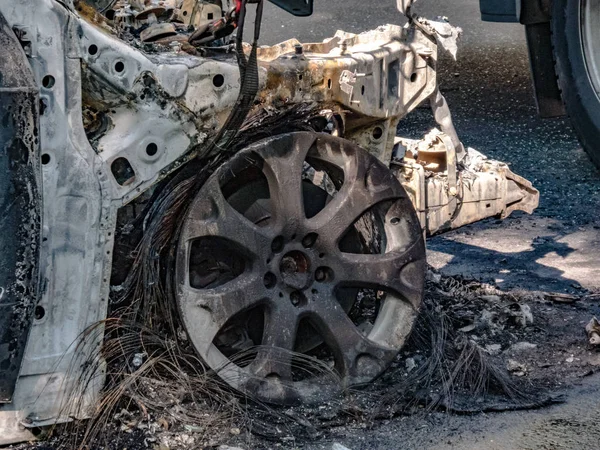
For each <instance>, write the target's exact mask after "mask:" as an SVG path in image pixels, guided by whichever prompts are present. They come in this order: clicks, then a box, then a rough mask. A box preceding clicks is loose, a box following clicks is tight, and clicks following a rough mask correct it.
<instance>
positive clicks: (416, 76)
mask: <svg viewBox="0 0 600 450" xmlns="http://www.w3.org/2000/svg"><path fill="white" fill-rule="evenodd" d="M418 78H419V75H418V74H417V72H413V73H412V75H411V76H410V82H411V83H414V82H415V81H417V79H418Z"/></svg>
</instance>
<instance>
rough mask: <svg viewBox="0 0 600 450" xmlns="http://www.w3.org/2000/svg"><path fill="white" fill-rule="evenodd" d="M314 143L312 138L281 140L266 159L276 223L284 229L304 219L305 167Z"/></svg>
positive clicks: (274, 144)
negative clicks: (305, 161) (303, 169)
mask: <svg viewBox="0 0 600 450" xmlns="http://www.w3.org/2000/svg"><path fill="white" fill-rule="evenodd" d="M314 140H315V138H314V137H313V136H312V135H306V136H303V137H302V138H301V139H295V140H292V139H286V138H284V139H280V140H278V141H276V142H274V143H273V149H272V151H270V152H269V154H268V155H267V156H265V158H264V162H265V164H264V167H263V172H264V174H265V176H266V178H267V183H268V184H269V193H270V195H271V203H272V205H273V209H274V215H275V220H276V221H277V222H278V223H279V224H280V226H283V227H290V228H293V227H296V226H297V225H298V224H299V223H300V222H301V221H303V220H304V217H305V213H304V199H303V197H302V168H303V165H304V160H305V158H306V154H307V153H308V150H309V149H310V147H311V146H312V144H313V143H314Z"/></svg>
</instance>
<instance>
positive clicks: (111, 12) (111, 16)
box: [104, 9, 115, 20]
mask: <svg viewBox="0 0 600 450" xmlns="http://www.w3.org/2000/svg"><path fill="white" fill-rule="evenodd" d="M104 17H106V18H107V19H108V20H114V18H115V10H114V9H109V10H107V11H106V12H105V13H104Z"/></svg>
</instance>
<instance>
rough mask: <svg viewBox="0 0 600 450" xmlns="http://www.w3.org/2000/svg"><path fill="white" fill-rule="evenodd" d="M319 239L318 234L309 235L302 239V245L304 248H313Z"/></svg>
mask: <svg viewBox="0 0 600 450" xmlns="http://www.w3.org/2000/svg"><path fill="white" fill-rule="evenodd" d="M318 237H319V235H318V234H317V233H308V234H307V235H306V236H304V238H303V239H302V245H303V246H304V248H311V247H312V246H313V245H315V242H316V241H317V238H318Z"/></svg>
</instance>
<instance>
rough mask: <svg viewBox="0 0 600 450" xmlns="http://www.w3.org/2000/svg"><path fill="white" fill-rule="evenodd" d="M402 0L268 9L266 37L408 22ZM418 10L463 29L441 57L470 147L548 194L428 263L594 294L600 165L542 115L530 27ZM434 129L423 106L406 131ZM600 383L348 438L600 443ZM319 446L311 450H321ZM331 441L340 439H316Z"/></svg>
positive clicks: (468, 443) (454, 8)
mask: <svg viewBox="0 0 600 450" xmlns="http://www.w3.org/2000/svg"><path fill="white" fill-rule="evenodd" d="M394 4H395V1H393V0H377V1H371V2H365V1H363V0H344V1H342V0H321V1H318V0H317V2H316V5H315V14H314V15H313V16H312V17H310V18H294V17H292V16H290V15H288V14H287V13H284V12H282V11H280V10H278V9H277V8H275V7H273V6H272V5H268V6H267V8H266V10H265V22H264V32H263V35H262V42H263V43H265V44H273V43H276V42H279V41H282V40H285V39H287V38H291V37H297V38H298V39H300V40H301V41H304V42H310V41H313V42H314V41H320V40H322V39H324V38H326V37H328V36H331V35H332V34H333V32H334V31H335V30H336V29H338V28H339V29H344V30H345V31H351V32H360V31H364V30H367V29H371V28H373V27H376V26H378V25H381V24H385V23H403V22H404V20H403V18H402V17H401V16H400V15H399V14H398V13H397V12H396V11H395V9H394ZM414 9H415V10H416V11H417V12H418V13H419V14H421V15H424V16H428V17H433V16H438V15H444V16H447V17H449V19H450V21H451V23H453V24H455V25H458V26H460V27H462V28H463V30H464V36H463V39H462V42H461V46H460V48H459V54H458V60H457V61H456V62H455V61H453V60H451V59H450V58H449V57H443V58H441V61H440V67H439V76H440V81H441V89H442V91H443V93H444V95H445V96H446V98H447V100H448V102H449V104H450V108H451V110H452V113H453V117H454V121H455V125H456V128H457V131H458V133H459V135H460V137H461V139H462V141H463V142H464V143H465V145H467V146H470V147H474V148H476V149H478V150H479V151H481V152H483V153H484V154H486V155H488V156H489V157H491V158H495V159H500V160H502V161H506V162H509V163H510V165H511V169H512V170H513V171H514V172H515V173H517V174H519V175H522V176H524V177H525V178H527V179H529V180H531V181H532V182H533V183H534V185H535V187H537V188H538V189H539V190H540V193H541V201H540V207H539V208H538V209H537V211H536V212H535V213H534V214H533V215H531V216H529V215H526V214H523V213H516V214H514V215H513V216H511V217H510V218H508V219H506V220H504V221H497V220H494V219H489V220H486V221H483V222H480V223H478V224H474V225H471V226H467V227H464V228H462V229H459V230H456V231H453V232H451V233H447V234H444V235H441V236H436V237H434V238H431V239H429V240H428V258H429V263H430V264H431V265H433V266H434V267H436V268H438V269H439V270H441V271H442V272H443V273H446V274H450V275H457V274H460V275H464V276H466V277H470V278H477V279H481V280H483V281H490V282H493V283H495V284H496V285H497V286H498V287H500V288H502V289H522V290H544V291H553V292H573V293H577V292H585V290H589V291H592V292H596V291H598V290H599V289H600V264H599V261H598V260H599V258H598V257H597V255H598V254H599V251H600V236H599V234H598V230H599V229H600V216H599V214H598V211H600V208H599V207H600V173H599V172H598V171H597V170H596V169H595V168H594V167H593V166H592V164H591V162H590V161H589V159H588V158H587V156H586V154H585V153H584V152H583V150H582V149H581V146H580V145H579V143H578V142H577V139H576V137H575V135H574V133H573V132H572V130H571V128H570V126H569V121H568V119H566V118H565V119H553V120H542V119H540V118H539V117H538V116H537V113H536V108H535V103H534V100H533V94H532V88H531V81H530V75H529V63H528V59H527V53H526V44H525V37H524V30H523V28H522V27H521V26H520V25H518V24H492V23H484V22H481V20H480V19H479V9H478V1H477V0H435V1H434V0H421V1H419V2H417V4H416V5H415V8H414ZM429 126H431V122H430V121H429V119H428V117H427V115H426V114H424V113H423V112H421V111H417V112H416V113H414V114H412V115H411V116H409V117H408V118H407V119H405V120H403V121H402V122H401V124H400V127H399V133H400V134H403V133H406V134H410V135H413V136H414V135H415V133H417V132H425V131H427V130H428V127H429ZM599 384H600V379H598V378H597V377H591V378H588V379H587V381H585V382H583V384H582V385H580V386H578V387H575V388H571V389H570V390H569V391H567V392H566V398H567V400H568V401H567V402H566V403H565V404H564V405H560V406H556V407H553V408H549V409H545V410H541V411H537V412H520V413H503V414H495V415H479V416H470V417H446V418H440V416H436V415H432V416H430V417H428V418H423V417H420V418H405V419H400V420H396V421H393V422H391V423H389V424H387V425H383V426H380V427H378V428H377V429H375V430H370V431H364V432H361V433H358V434H356V433H353V434H352V435H350V436H347V437H346V438H344V439H340V441H339V442H342V443H343V444H344V445H346V446H347V447H348V448H351V449H352V450H358V449H399V448H403V449H412V448H436V449H450V448H455V449H521V448H527V449H538V448H540V449H541V448H544V449H555V448H570V449H583V448H599V446H600V444H598V439H599V436H600V431H599V429H598V425H597V424H598V422H599V421H598V419H600V417H596V415H598V414H597V413H596V412H595V411H597V404H598V402H599V401H600V393H599V392H598V388H597V386H598V385H599ZM311 448H313V447H311ZM314 448H315V449H316V448H319V449H329V448H331V443H323V444H322V445H316V446H315V447H314Z"/></svg>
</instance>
